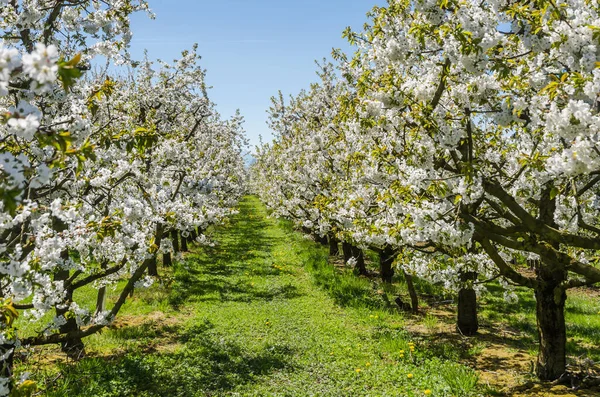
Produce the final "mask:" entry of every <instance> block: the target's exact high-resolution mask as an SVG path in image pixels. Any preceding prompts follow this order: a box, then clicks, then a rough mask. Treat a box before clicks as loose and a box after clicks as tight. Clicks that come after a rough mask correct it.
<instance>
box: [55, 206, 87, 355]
mask: <svg viewBox="0 0 600 397" xmlns="http://www.w3.org/2000/svg"><path fill="white" fill-rule="evenodd" d="M52 228H53V229H54V230H56V231H57V232H62V231H65V230H66V229H67V225H65V224H64V223H63V222H62V220H60V219H58V218H53V219H52ZM60 257H61V259H62V260H64V261H66V260H68V259H69V250H68V249H66V250H63V251H62V252H61V253H60ZM70 275H71V272H70V271H69V270H65V269H61V268H58V270H57V271H56V273H54V281H63V282H64V281H66V280H68V279H69V276H70ZM71 302H73V290H72V289H71V288H67V289H66V295H65V299H64V300H63V301H62V304H61V305H58V306H56V307H55V311H56V317H60V316H63V317H64V318H65V320H66V322H65V323H64V324H63V325H61V326H60V327H59V331H60V332H61V333H69V332H75V331H78V330H79V326H78V325H77V320H76V319H75V315H74V314H73V313H69V307H70V306H71ZM69 314H71V315H69ZM60 348H61V351H62V352H63V353H65V354H66V355H67V357H69V358H70V359H73V360H79V359H81V358H83V357H84V356H85V345H84V344H83V341H82V340H81V338H71V339H67V340H65V341H63V342H61V344H60Z"/></svg>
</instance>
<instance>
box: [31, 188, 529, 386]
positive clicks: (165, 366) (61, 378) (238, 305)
mask: <svg viewBox="0 0 600 397" xmlns="http://www.w3.org/2000/svg"><path fill="white" fill-rule="evenodd" d="M212 236H213V238H214V240H215V241H216V245H215V246H214V247H203V248H195V249H194V250H193V252H191V253H190V254H188V255H187V257H186V260H185V261H183V262H181V263H177V264H176V265H175V266H174V268H172V269H164V268H163V269H161V271H162V274H163V276H162V278H161V280H160V282H157V283H156V284H154V285H153V286H151V287H150V288H148V289H146V290H142V291H136V292H135V295H134V297H133V299H132V301H131V302H130V303H129V305H128V306H127V307H126V308H125V311H124V315H122V316H120V317H119V319H118V320H117V321H116V323H115V324H114V326H112V327H111V328H110V329H109V330H107V331H106V332H104V333H102V334H100V335H95V336H93V337H91V338H90V339H88V340H87V342H88V344H87V349H88V356H87V358H85V359H83V360H81V361H79V362H77V363H72V362H66V361H64V358H63V356H62V355H61V354H59V352H58V350H53V349H54V348H45V349H44V350H39V349H38V350H37V351H34V352H33V353H31V354H29V355H28V356H22V357H21V362H20V364H19V369H20V370H28V371H32V373H33V375H34V377H36V378H37V379H38V381H39V382H40V383H41V384H42V385H45V391H44V392H43V395H48V396H99V397H108V396H115V397H116V396H336V397H339V396H428V395H429V396H471V395H472V396H476V395H485V396H487V395H501V394H500V393H498V390H499V388H498V387H495V386H488V385H486V383H487V380H486V379H485V377H484V378H483V379H481V376H480V375H478V374H477V373H476V372H475V371H474V370H472V369H470V368H469V367H468V366H466V365H463V364H457V363H458V362H462V363H471V365H474V363H477V362H478V361H477V358H478V357H480V356H481V355H482V354H484V353H485V352H484V350H485V349H487V348H489V347H490V346H491V342H490V343H488V344H486V342H481V343H475V342H469V344H465V343H464V341H463V342H461V341H460V340H457V339H451V338H450V339H449V338H443V337H438V336H436V335H437V334H436V332H437V331H440V330H442V331H443V327H444V322H443V320H440V318H442V319H443V312H441V314H440V315H439V316H438V317H436V316H435V313H436V311H435V310H434V309H433V307H432V308H430V309H429V311H430V314H428V315H427V316H424V317H419V318H416V317H408V315H406V316H405V315H403V314H402V313H400V312H398V311H397V310H396V309H394V308H393V305H388V304H387V303H386V301H389V299H393V297H394V296H395V295H396V294H398V293H402V285H401V284H399V285H398V286H395V287H386V288H384V287H381V285H380V284H378V283H377V282H374V281H372V280H369V279H365V278H357V277H356V276H354V275H353V274H351V272H349V271H347V270H345V269H343V268H341V266H339V265H338V266H334V265H332V264H330V263H328V257H327V249H326V248H324V247H320V246H318V245H317V244H315V243H314V242H312V241H310V240H307V239H306V238H305V237H303V236H302V235H301V234H299V233H297V232H293V231H292V229H291V226H290V225H289V224H287V223H284V222H279V221H277V220H274V219H270V218H268V217H267V214H266V210H265V208H264V207H263V206H262V204H260V202H259V201H258V200H257V199H256V198H254V197H247V198H245V199H244V200H243V201H242V203H241V204H240V212H239V214H238V215H237V216H235V217H233V218H232V219H231V221H230V222H229V224H228V225H226V226H223V227H219V228H215V229H214V230H213V231H212ZM84 293H85V292H84ZM88 294H89V299H88V301H89V304H90V307H92V306H93V304H94V299H95V294H94V291H88ZM388 296H389V297H390V298H388ZM439 313H440V312H439V311H438V314H439ZM484 314H485V320H484V322H485V321H487V320H488V319H489V320H490V321H491V320H493V318H492V317H493V315H492V313H491V312H485V313H484ZM521 318H522V320H523V321H525V322H526V321H529V318H528V317H527V315H526V314H523V315H522V317H521ZM25 325H26V324H25V323H23V327H22V328H25V329H24V332H33V331H34V330H35V324H27V326H25ZM434 331H435V332H434ZM521 349H526V347H521ZM53 351H54V352H55V354H52V353H53ZM478 378H480V381H479V382H478V384H477V385H475V383H476V382H477V379H478Z"/></svg>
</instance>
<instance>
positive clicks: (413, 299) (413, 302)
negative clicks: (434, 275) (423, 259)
mask: <svg viewBox="0 0 600 397" xmlns="http://www.w3.org/2000/svg"><path fill="white" fill-rule="evenodd" d="M402 275H403V276H404V279H405V280H406V288H407V289H408V295H410V307H411V309H412V312H413V313H414V314H417V313H419V296H418V295H417V291H416V290H415V284H414V283H413V276H412V275H410V274H408V273H406V271H405V270H404V269H402Z"/></svg>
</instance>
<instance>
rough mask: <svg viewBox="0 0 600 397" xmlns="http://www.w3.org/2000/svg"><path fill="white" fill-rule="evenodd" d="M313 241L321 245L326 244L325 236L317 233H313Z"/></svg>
mask: <svg viewBox="0 0 600 397" xmlns="http://www.w3.org/2000/svg"><path fill="white" fill-rule="evenodd" d="M313 237H314V239H315V241H316V242H317V243H319V244H321V245H328V242H327V236H320V235H319V234H317V233H315V234H313Z"/></svg>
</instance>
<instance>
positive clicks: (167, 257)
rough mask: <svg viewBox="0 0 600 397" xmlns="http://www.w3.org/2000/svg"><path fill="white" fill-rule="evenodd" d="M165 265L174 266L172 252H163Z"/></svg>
mask: <svg viewBox="0 0 600 397" xmlns="http://www.w3.org/2000/svg"><path fill="white" fill-rule="evenodd" d="M163 266H165V267H171V266H173V260H172V259H171V253H170V252H165V253H164V254H163Z"/></svg>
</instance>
